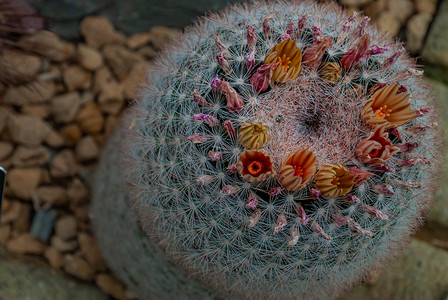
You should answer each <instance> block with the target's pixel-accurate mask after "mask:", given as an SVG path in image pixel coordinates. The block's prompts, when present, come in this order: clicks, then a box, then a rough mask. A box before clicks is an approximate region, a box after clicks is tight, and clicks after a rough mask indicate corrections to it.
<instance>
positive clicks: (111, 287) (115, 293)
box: [95, 274, 126, 300]
mask: <svg viewBox="0 0 448 300" xmlns="http://www.w3.org/2000/svg"><path fill="white" fill-rule="evenodd" d="M95 282H96V284H97V285H98V287H99V288H100V289H101V290H102V291H103V292H105V293H106V294H108V295H111V296H112V297H114V298H117V299H120V300H122V299H126V295H125V290H124V286H123V284H122V283H121V282H120V281H119V280H118V279H117V278H115V277H114V276H112V275H111V274H99V275H97V276H96V278H95Z"/></svg>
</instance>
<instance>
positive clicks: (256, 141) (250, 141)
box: [238, 122, 271, 150]
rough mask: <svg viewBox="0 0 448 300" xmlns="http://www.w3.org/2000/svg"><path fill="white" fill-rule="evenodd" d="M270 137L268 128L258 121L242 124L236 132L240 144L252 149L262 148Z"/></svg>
mask: <svg viewBox="0 0 448 300" xmlns="http://www.w3.org/2000/svg"><path fill="white" fill-rule="evenodd" d="M270 138H271V135H270V133H269V128H268V127H267V126H265V125H263V124H262V123H260V122H254V123H248V124H244V125H243V126H241V127H240V130H239V133H238V141H239V142H240V144H241V145H242V146H243V147H246V148H249V149H254V150H257V149H260V148H262V147H263V146H264V145H265V144H266V143H267V142H269V140H270Z"/></svg>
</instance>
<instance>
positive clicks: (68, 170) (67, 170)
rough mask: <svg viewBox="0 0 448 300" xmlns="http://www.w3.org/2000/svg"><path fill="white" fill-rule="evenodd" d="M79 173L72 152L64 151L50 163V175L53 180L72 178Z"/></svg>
mask: <svg viewBox="0 0 448 300" xmlns="http://www.w3.org/2000/svg"><path fill="white" fill-rule="evenodd" d="M78 171H79V166H78V165H77V164H76V161H75V155H74V154H73V151H71V150H69V149H64V150H62V151H60V152H59V153H58V154H57V155H56V156H55V157H54V158H53V160H52V161H51V164H50V174H51V176H53V177H55V178H63V177H70V176H74V175H75V174H76V173H78Z"/></svg>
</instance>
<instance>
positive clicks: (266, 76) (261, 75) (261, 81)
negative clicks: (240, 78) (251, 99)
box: [250, 62, 279, 92]
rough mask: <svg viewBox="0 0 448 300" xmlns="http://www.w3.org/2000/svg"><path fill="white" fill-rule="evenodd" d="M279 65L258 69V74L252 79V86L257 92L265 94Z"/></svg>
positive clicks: (274, 64) (264, 66) (276, 63)
mask: <svg viewBox="0 0 448 300" xmlns="http://www.w3.org/2000/svg"><path fill="white" fill-rule="evenodd" d="M278 65H279V63H278V62H275V63H271V64H267V65H262V66H261V67H259V68H258V70H257V72H255V74H254V75H252V78H251V79H250V85H251V86H252V88H253V89H254V90H255V91H257V92H264V91H265V90H267V88H268V87H269V83H270V82H271V79H272V75H274V70H275V68H277V66H278Z"/></svg>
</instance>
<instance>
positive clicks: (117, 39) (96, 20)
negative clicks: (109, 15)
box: [80, 16, 124, 48]
mask: <svg viewBox="0 0 448 300" xmlns="http://www.w3.org/2000/svg"><path fill="white" fill-rule="evenodd" d="M80 31H81V34H82V35H83V37H84V39H85V40H86V43H87V44H88V45H90V46H92V47H95V48H100V47H102V46H104V45H106V44H114V43H119V44H121V43H123V42H124V38H123V37H122V36H121V35H120V34H118V33H117V32H116V31H115V29H114V27H113V25H112V23H111V22H110V21H109V20H108V19H106V18H104V17H97V16H90V17H86V18H84V19H83V20H82V22H81V26H80Z"/></svg>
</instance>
